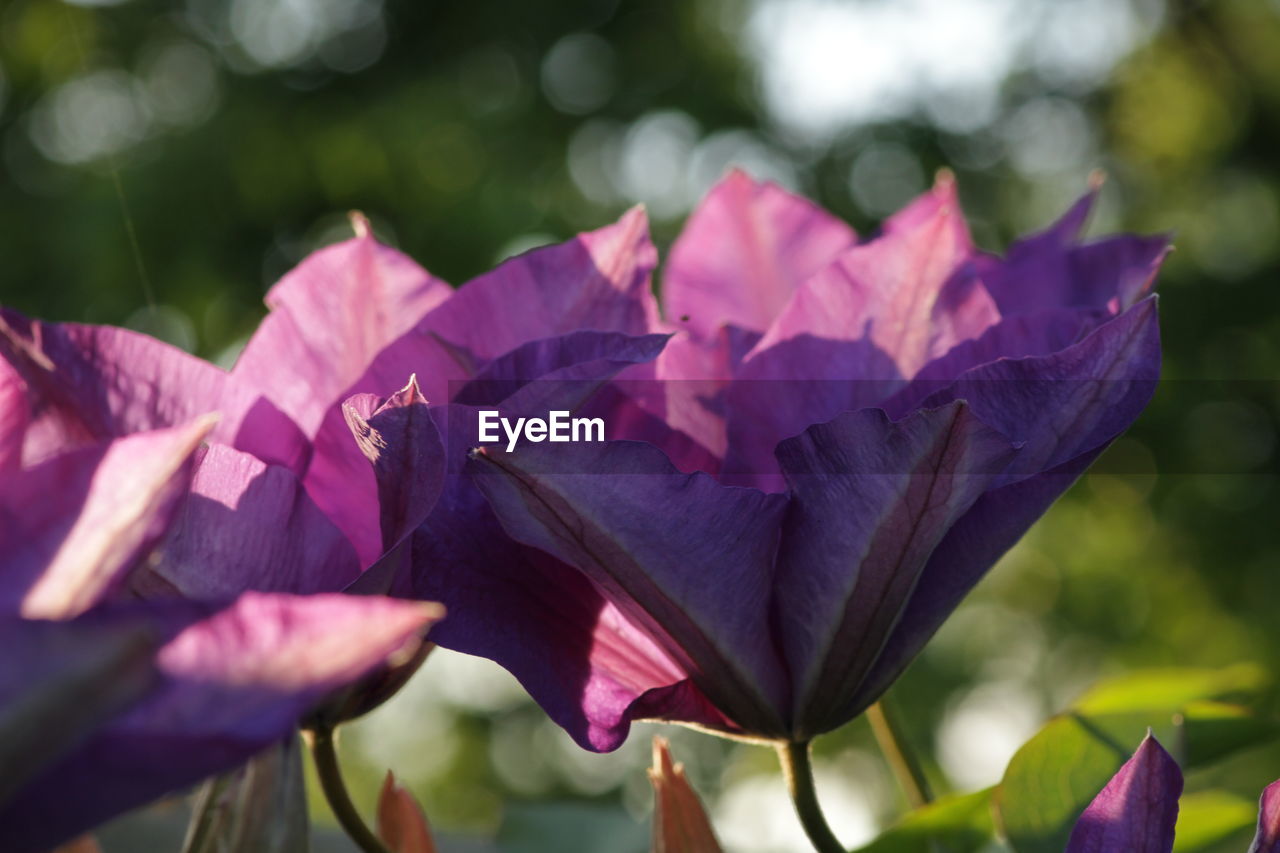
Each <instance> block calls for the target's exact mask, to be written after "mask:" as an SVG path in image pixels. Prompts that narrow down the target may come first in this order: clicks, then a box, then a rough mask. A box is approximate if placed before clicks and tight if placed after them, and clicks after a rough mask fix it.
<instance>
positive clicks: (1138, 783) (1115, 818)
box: [1066, 734, 1182, 853]
mask: <svg viewBox="0 0 1280 853" xmlns="http://www.w3.org/2000/svg"><path fill="white" fill-rule="evenodd" d="M1181 795H1182V771H1181V770H1179V769H1178V763H1177V762H1176V761H1174V760H1173V758H1172V757H1171V756H1170V755H1169V753H1167V752H1165V751H1164V747H1162V746H1161V745H1160V743H1159V742H1158V741H1157V740H1156V739H1155V738H1154V737H1152V736H1151V735H1149V734H1148V735H1147V737H1146V738H1145V739H1144V740H1143V741H1142V745H1141V746H1139V747H1138V749H1137V751H1136V752H1135V753H1134V754H1133V757H1132V758H1130V759H1129V760H1128V761H1126V762H1125V763H1124V766H1123V767H1121V768H1120V770H1119V772H1117V773H1116V775H1115V776H1114V777H1112V779H1111V781H1110V782H1108V783H1107V786H1106V787H1105V788H1103V789H1102V791H1101V793H1099V794H1098V796H1097V797H1096V798H1095V799H1094V801H1093V802H1092V803H1090V804H1089V807H1088V808H1086V809H1085V810H1084V814H1082V815H1080V820H1078V821H1077V822H1076V825H1075V828H1074V829H1072V830H1071V838H1070V840H1069V841H1068V842H1067V849H1066V853H1113V851H1117V850H1124V851H1126V853H1169V851H1170V850H1172V849H1173V828H1174V824H1175V823H1177V820H1178V797H1180V796H1181Z"/></svg>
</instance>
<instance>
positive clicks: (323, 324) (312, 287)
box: [232, 233, 453, 436]
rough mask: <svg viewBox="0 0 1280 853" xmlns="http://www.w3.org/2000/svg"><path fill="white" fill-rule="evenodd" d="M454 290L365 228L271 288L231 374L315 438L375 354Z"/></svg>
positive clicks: (323, 251)
mask: <svg viewBox="0 0 1280 853" xmlns="http://www.w3.org/2000/svg"><path fill="white" fill-rule="evenodd" d="M452 293H453V291H452V290H451V289H450V287H449V286H448V285H447V284H445V283H444V282H443V281H440V280H439V279H437V278H434V277H433V276H431V275H430V274H429V273H428V272H426V270H424V269H422V268H421V267H419V266H418V265H417V264H416V263H414V262H413V261H412V260H411V259H409V258H408V257H407V256H405V255H403V254H401V253H400V252H397V251H396V250H394V249H391V248H388V247H386V246H383V245H380V244H379V243H378V242H377V241H376V240H374V239H373V237H372V236H370V235H369V234H368V233H365V234H364V235H362V236H358V237H356V238H355V239H353V240H347V241H344V242H342V243H338V244H336V245H333V246H328V247H326V248H324V249H321V250H320V251H318V252H315V253H313V254H311V255H309V256H308V257H307V258H306V259H305V260H304V261H303V262H302V263H301V264H299V265H298V266H297V267H296V268H294V269H293V270H291V271H290V272H289V273H288V274H287V275H285V277H284V278H282V279H281V280H280V281H279V282H278V283H277V284H276V285H275V287H273V288H271V291H270V292H269V293H268V294H267V305H269V306H270V308H271V313H270V314H268V315H267V316H266V318H264V319H263V321H262V325H261V326H259V327H258V331H257V332H256V333H254V336H253V337H252V338H251V339H250V341H249V343H248V345H246V346H245V348H244V352H243V353H241V355H240V358H239V360H237V362H236V364H235V367H234V368H233V369H232V373H233V375H235V376H237V377H239V378H241V379H243V380H246V381H248V382H249V383H251V384H252V385H253V386H254V387H255V388H258V389H260V390H261V391H262V392H264V393H265V394H266V396H267V397H268V398H269V399H270V400H272V401H273V402H274V403H275V404H276V405H278V406H279V407H280V408H281V409H283V410H284V411H285V412H286V413H288V414H289V416H290V417H291V418H293V420H295V421H296V422H297V423H298V425H299V426H300V427H302V429H303V431H304V432H305V433H306V434H307V435H308V436H314V435H315V433H316V430H318V429H319V428H320V424H321V422H322V420H323V419H324V415H325V412H326V411H328V410H329V409H330V408H331V407H333V406H335V405H337V404H338V403H339V402H341V400H342V399H343V398H344V397H345V396H347V389H348V388H350V387H351V384H352V383H353V382H355V381H356V380H357V379H359V378H360V375H361V374H362V373H363V372H364V370H365V368H366V367H368V365H369V363H370V362H371V361H373V359H374V357H375V356H377V355H378V353H379V352H381V351H382V349H383V348H384V347H386V346H387V345H388V344H390V343H392V342H393V341H395V340H396V339H398V338H399V337H400V336H401V335H403V334H405V333H406V332H408V331H409V330H410V329H412V328H413V327H414V325H416V324H417V323H418V321H420V320H421V319H422V318H423V317H424V316H425V315H426V314H427V313H428V312H429V311H431V310H432V309H433V308H435V307H437V306H439V305H440V304H441V303H443V302H445V301H446V300H447V299H449V297H450V296H451V295H452ZM410 372H411V371H405V372H404V374H402V375H401V376H400V379H399V382H397V383H396V384H395V385H391V386H388V387H393V388H394V387H399V384H400V383H402V382H404V377H405V376H408V375H409V373H410Z"/></svg>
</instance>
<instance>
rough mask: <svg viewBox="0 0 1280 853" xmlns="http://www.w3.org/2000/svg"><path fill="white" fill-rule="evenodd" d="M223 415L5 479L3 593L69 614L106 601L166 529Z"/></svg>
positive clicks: (32, 610)
mask: <svg viewBox="0 0 1280 853" xmlns="http://www.w3.org/2000/svg"><path fill="white" fill-rule="evenodd" d="M212 426H213V419H211V418H204V419H200V420H197V421H195V422H193V423H191V424H189V425H187V426H185V427H177V428H174V429H168V430H159V431H155V432H149V433H138V434H135V435H131V436H128V437H127V438H122V439H117V440H116V441H113V442H108V443H105V444H101V445H96V446H91V447H85V448H81V449H79V450H74V451H72V452H70V453H66V454H63V455H61V456H56V457H54V458H52V459H50V460H48V461H46V462H44V463H42V464H40V465H37V466H35V467H33V468H29V469H27V470H24V471H21V472H18V473H16V474H12V475H10V476H8V477H6V478H5V479H4V480H3V481H0V547H3V548H4V550H5V554H6V573H5V579H4V580H5V582H4V585H3V587H0V599H3V605H4V606H6V607H10V608H14V609H17V610H18V611H20V612H21V613H22V615H24V616H27V617H29V618H44V619H66V618H69V617H72V616H75V615H77V614H79V613H82V612H84V611H85V610H87V609H88V608H89V607H91V606H93V605H94V604H96V603H97V602H98V601H100V600H101V599H102V598H103V597H104V596H105V595H106V594H107V593H108V592H109V591H110V590H111V589H112V587H114V586H115V585H116V584H118V583H119V582H120V581H121V580H122V579H123V577H124V574H125V573H126V572H127V571H128V570H129V569H130V568H131V567H132V566H133V564H134V563H135V562H136V561H137V560H139V559H140V558H141V557H143V556H145V555H146V554H147V553H148V552H149V551H150V550H151V548H152V547H153V546H154V545H155V543H156V542H157V541H158V540H159V539H160V537H161V536H162V535H163V534H164V532H165V529H166V528H167V527H168V525H169V522H170V520H171V519H172V517H173V513H174V512H175V510H176V509H177V507H178V506H180V505H181V498H182V496H183V495H184V494H185V493H186V489H187V484H188V482H189V481H188V477H189V476H190V460H191V455H192V453H193V452H194V451H195V449H196V447H197V446H198V445H199V444H200V442H201V441H202V440H203V439H204V437H205V435H206V434H207V433H208V432H209V430H210V428H211V427H212Z"/></svg>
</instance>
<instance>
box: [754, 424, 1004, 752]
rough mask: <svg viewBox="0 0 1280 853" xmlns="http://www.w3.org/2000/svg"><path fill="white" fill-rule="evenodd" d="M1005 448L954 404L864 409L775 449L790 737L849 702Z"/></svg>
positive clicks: (808, 732)
mask: <svg viewBox="0 0 1280 853" xmlns="http://www.w3.org/2000/svg"><path fill="white" fill-rule="evenodd" d="M1015 452H1016V451H1015V448H1014V447H1013V445H1011V444H1010V442H1009V440H1008V439H1007V438H1005V437H1004V436H1002V435H1000V434H999V433H997V432H996V431H994V430H992V429H991V428H990V427H988V426H986V425H985V424H983V423H982V422H981V421H979V420H978V419H977V418H976V417H974V415H973V413H972V412H971V411H970V410H969V409H968V407H966V406H965V405H964V404H963V403H952V404H951V405H949V406H946V407H944V408H941V409H933V410H926V411H920V412H917V413H915V414H913V415H911V416H909V417H907V418H905V419H904V420H902V421H899V422H897V423H893V422H891V421H890V420H889V419H888V417H887V416H886V415H885V414H884V412H882V411H880V410H878V409H863V410H861V411H857V412H850V413H848V414H845V415H841V416H840V417H839V418H836V419H835V420H834V421H831V422H830V423H827V424H821V425H817V426H813V427H810V428H809V429H808V430H806V431H805V432H804V433H803V434H802V435H800V436H798V437H797V438H794V439H788V440H787V441H784V442H783V443H782V444H780V445H779V447H778V458H779V460H780V462H781V465H782V470H783V471H784V472H785V473H786V475H787V480H788V483H789V484H790V486H791V511H790V512H789V513H788V515H787V521H786V524H785V525H784V527H783V539H782V545H781V548H780V550H779V555H778V575H777V587H776V590H777V593H776V594H777V596H778V613H779V615H780V629H781V640H782V644H783V647H784V649H785V651H786V655H787V660H788V662H789V664H790V667H791V671H792V672H793V673H794V677H795V678H796V688H795V689H796V693H795V702H796V711H795V723H794V725H795V726H796V730H797V736H798V737H799V738H802V739H808V738H810V737H813V736H814V735H817V734H821V733H822V732H825V731H829V730H831V729H833V728H835V727H837V726H839V725H841V724H843V723H844V722H846V721H847V720H848V719H850V718H851V717H852V716H853V715H854V714H855V713H856V712H857V711H858V710H859V709H857V708H851V707H849V706H848V701H849V699H850V698H851V697H853V696H854V695H855V693H856V691H857V688H858V686H859V685H860V684H861V683H862V682H863V680H864V679H865V677H866V675H867V673H868V671H869V670H870V669H871V667H872V665H873V664H874V662H875V659H876V655H877V653H878V652H879V650H880V649H881V647H882V646H883V645H884V642H885V639H886V638H887V637H888V635H889V633H890V632H891V631H892V629H893V627H894V625H895V624H896V623H897V621H898V617H899V614H900V613H901V612H902V610H903V609H904V607H905V606H906V604H907V601H908V599H909V597H910V595H911V593H912V591H913V590H915V589H916V586H917V583H918V581H919V579H920V575H921V573H922V572H923V571H924V568H925V566H926V563H927V561H928V559H929V556H930V554H931V553H932V552H933V550H934V548H935V546H936V545H937V544H938V542H939V541H940V540H941V539H942V538H943V536H944V535H945V534H946V532H947V531H948V529H949V528H950V527H951V525H952V524H954V523H955V521H956V520H957V519H958V518H960V517H961V515H963V513H964V512H965V511H966V510H968V509H969V507H970V506H972V505H973V503H974V501H976V500H977V499H978V498H979V497H980V496H981V495H982V493H983V491H984V490H985V489H986V487H987V486H988V484H989V483H991V481H992V480H993V479H995V478H996V477H997V476H998V475H999V474H1000V473H1001V472H1002V471H1003V469H1004V468H1005V467H1006V466H1007V465H1008V463H1009V461H1010V460H1011V459H1012V458H1013V456H1014V455H1015Z"/></svg>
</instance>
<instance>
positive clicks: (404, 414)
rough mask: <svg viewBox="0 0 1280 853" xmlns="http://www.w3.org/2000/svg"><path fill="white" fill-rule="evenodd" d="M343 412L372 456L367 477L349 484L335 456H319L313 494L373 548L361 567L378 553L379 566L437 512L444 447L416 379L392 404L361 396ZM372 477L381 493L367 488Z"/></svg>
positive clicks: (310, 484) (310, 483) (362, 449)
mask: <svg viewBox="0 0 1280 853" xmlns="http://www.w3.org/2000/svg"><path fill="white" fill-rule="evenodd" d="M342 411H343V414H344V416H345V418H346V422H347V427H348V429H349V431H350V434H352V435H354V436H355V441H354V442H353V444H354V445H355V447H356V448H357V449H358V451H359V453H360V454H361V455H362V456H363V457H364V458H363V459H362V460H361V461H362V462H363V463H364V469H365V470H364V471H362V472H361V474H362V475H363V476H359V477H356V476H350V477H345V478H344V477H342V469H340V468H338V467H337V466H332V467H330V466H331V465H332V462H333V460H334V459H335V457H333V456H330V455H327V454H326V455H317V457H316V464H314V465H313V466H312V469H311V471H309V472H308V476H307V488H308V489H309V490H310V492H311V493H312V494H314V495H316V497H317V501H318V503H319V504H320V506H321V507H322V508H324V509H325V510H326V511H327V513H328V515H329V517H330V518H333V519H335V520H336V521H338V523H339V524H343V523H344V522H345V524H343V526H344V527H345V528H346V530H347V535H348V537H349V538H351V540H352V541H353V542H356V543H360V542H364V543H365V548H366V550H365V551H364V552H362V553H361V561H360V562H361V566H362V567H367V566H368V565H369V564H370V563H371V562H372V560H370V559H369V554H370V553H372V554H373V557H374V559H376V558H377V557H378V556H380V555H381V554H384V553H386V552H387V551H390V550H392V549H393V548H395V547H396V546H397V545H398V544H399V543H400V542H401V540H403V539H404V538H405V537H407V536H409V535H410V534H411V533H412V532H413V530H414V529H415V528H416V527H417V526H418V525H419V524H421V523H422V522H423V520H424V519H425V518H426V517H427V515H428V514H429V513H430V512H431V508H432V507H433V506H435V502H436V499H437V498H439V496H440V490H441V489H442V488H443V486H444V465H445V463H444V446H443V444H442V442H441V439H440V433H439V431H438V430H437V429H436V425H435V421H434V420H432V418H431V414H430V412H429V410H428V408H427V401H426V398H425V397H423V396H422V392H421V391H420V390H418V383H417V379H416V378H414V377H410V378H409V384H408V385H406V386H405V387H404V388H402V389H401V390H399V391H397V392H396V393H395V394H392V395H391V396H390V397H388V398H387V399H386V400H379V399H378V398H376V397H373V396H372V395H358V396H356V397H353V398H351V399H350V400H348V401H347V402H346V403H344V404H343V407H342ZM344 458H345V457H344ZM370 464H372V468H371V469H370V467H369V466H370ZM370 470H372V473H373V481H374V483H375V484H376V491H370V490H367V489H366V488H365V484H366V483H368V472H369V471H370ZM352 473H354V472H352ZM370 534H374V535H372V536H371V535H370ZM370 540H372V541H370ZM370 545H372V546H373V547H372V548H370V547H369V546H370ZM357 549H359V545H357Z"/></svg>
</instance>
